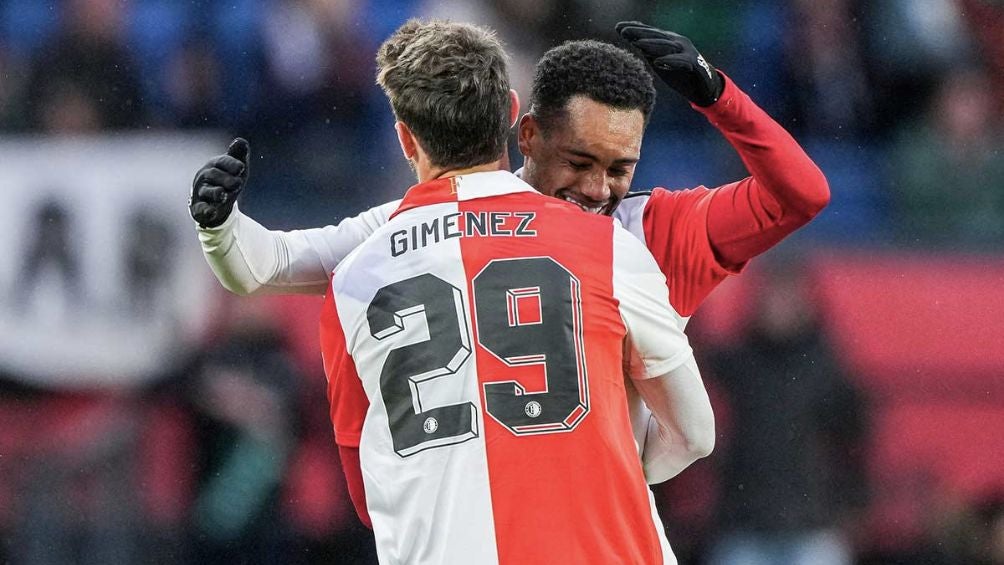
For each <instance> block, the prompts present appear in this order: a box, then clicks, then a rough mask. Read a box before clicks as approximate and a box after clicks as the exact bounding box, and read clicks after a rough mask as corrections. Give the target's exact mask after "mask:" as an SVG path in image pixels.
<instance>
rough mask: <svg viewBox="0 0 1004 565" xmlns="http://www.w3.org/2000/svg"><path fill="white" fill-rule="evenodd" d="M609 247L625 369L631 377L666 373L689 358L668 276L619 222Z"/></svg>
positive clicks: (691, 355) (645, 376)
mask: <svg viewBox="0 0 1004 565" xmlns="http://www.w3.org/2000/svg"><path fill="white" fill-rule="evenodd" d="M613 248H614V249H613V261H614V269H613V271H614V275H613V279H614V281H613V282H614V284H613V287H614V297H615V298H617V300H618V301H619V302H620V313H621V318H623V320H624V325H625V327H626V328H627V340H628V347H627V351H626V352H625V357H624V360H625V371H626V373H627V375H628V376H629V377H631V378H632V379H644V378H647V377H657V376H660V375H664V374H666V373H668V372H670V371H672V370H673V369H675V368H677V367H679V366H680V365H682V364H684V363H685V362H687V360H689V359H691V358H692V357H693V351H692V350H691V348H690V343H689V342H688V340H687V336H686V335H684V333H683V329H682V325H681V324H680V323H679V321H678V320H679V315H678V314H677V313H676V312H675V311H674V310H673V307H672V306H670V304H669V289H668V288H667V286H666V277H665V276H664V275H663V274H662V271H660V270H659V266H658V265H656V263H655V259H653V258H652V254H651V253H649V251H648V249H646V248H645V246H644V245H643V244H642V243H641V242H640V241H639V240H638V239H637V238H636V237H635V236H633V235H631V234H630V233H628V231H627V230H625V229H623V228H622V227H621V226H620V225H619V224H617V223H615V227H614V244H613Z"/></svg>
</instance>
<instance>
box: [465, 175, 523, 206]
mask: <svg viewBox="0 0 1004 565" xmlns="http://www.w3.org/2000/svg"><path fill="white" fill-rule="evenodd" d="M456 182H457V200H459V201H460V202H463V201H466V200H474V199H475V198H484V197H486V196H495V195H499V194H511V193H515V192H536V190H534V188H533V187H532V186H530V185H528V184H526V183H525V182H523V180H522V179H520V178H519V177H517V176H516V175H514V174H512V173H510V172H509V171H492V172H490V173H475V174H473V175H464V176H459V177H456Z"/></svg>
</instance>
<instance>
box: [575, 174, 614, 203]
mask: <svg viewBox="0 0 1004 565" xmlns="http://www.w3.org/2000/svg"><path fill="white" fill-rule="evenodd" d="M579 190H580V191H581V193H582V195H583V196H585V197H586V198H589V199H590V200H592V201H594V202H606V201H607V200H609V199H610V187H609V186H608V183H607V175H606V174H605V173H592V174H589V175H587V176H586V177H585V178H584V179H582V184H581V185H580V186H579Z"/></svg>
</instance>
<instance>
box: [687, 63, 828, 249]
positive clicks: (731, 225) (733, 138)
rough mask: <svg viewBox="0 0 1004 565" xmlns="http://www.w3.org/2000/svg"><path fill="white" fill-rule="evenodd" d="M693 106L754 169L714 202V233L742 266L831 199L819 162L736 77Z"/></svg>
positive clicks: (714, 239)
mask: <svg viewBox="0 0 1004 565" xmlns="http://www.w3.org/2000/svg"><path fill="white" fill-rule="evenodd" d="M723 76H724V75H723ZM693 107H694V109H696V110H697V111H699V112H701V113H702V114H704V115H705V116H706V117H707V118H708V120H709V121H710V122H711V123H712V124H713V125H714V126H715V127H716V128H718V130H719V131H720V132H721V133H722V135H724V136H725V139H727V140H728V142H729V143H730V144H731V145H732V146H733V147H734V148H735V149H736V151H737V152H738V153H739V156H740V157H741V158H742V160H743V163H744V164H745V165H746V168H747V170H748V171H749V172H750V176H749V177H747V178H745V179H743V180H741V181H739V182H735V183H731V184H727V185H725V186H722V187H719V188H718V189H716V190H715V191H714V192H715V194H714V197H713V198H712V199H711V202H710V207H709V209H708V214H707V218H708V220H707V221H708V239H709V240H710V242H711V247H712V248H713V249H714V251H715V254H716V256H717V257H718V259H719V261H720V262H721V263H722V265H723V266H725V267H726V268H735V267H738V266H741V265H742V264H744V263H745V262H747V261H749V260H750V259H752V258H753V257H755V256H757V255H759V254H760V253H763V252H764V251H766V250H768V249H770V248H771V247H773V246H774V245H776V244H777V243H778V242H780V241H781V240H782V239H784V238H785V237H786V236H787V235H789V234H791V233H792V232H794V231H795V230H797V229H798V228H800V227H802V226H804V225H805V224H807V223H808V222H809V220H811V219H812V218H813V217H815V215H816V214H818V213H819V212H820V211H821V210H822V209H823V208H825V207H826V205H827V204H828V203H829V201H830V189H829V186H828V185H827V182H826V177H824V176H823V173H822V171H820V170H819V167H817V166H816V164H815V163H814V162H813V161H812V159H810V158H809V156H808V155H806V153H805V151H804V150H803V149H802V148H801V147H800V146H799V145H798V143H797V142H796V141H795V140H794V138H792V137H791V135H790V134H789V133H788V132H787V131H785V129H784V128H783V127H781V125H780V124H778V123H777V122H775V121H774V120H773V119H771V117H770V116H768V115H767V113H766V112H764V111H763V110H762V109H761V108H760V107H758V106H757V105H756V104H755V103H753V101H752V100H750V98H749V96H747V95H746V93H744V92H743V91H741V90H740V89H739V88H738V87H737V86H736V85H735V83H733V82H732V81H731V80H729V79H728V78H725V89H724V91H723V92H722V95H721V97H720V98H719V99H718V101H717V102H715V103H714V104H712V105H711V106H707V107H700V106H697V105H693Z"/></svg>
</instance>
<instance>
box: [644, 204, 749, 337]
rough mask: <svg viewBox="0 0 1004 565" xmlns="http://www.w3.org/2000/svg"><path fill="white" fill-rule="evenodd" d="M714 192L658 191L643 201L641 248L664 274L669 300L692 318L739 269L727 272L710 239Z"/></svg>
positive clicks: (678, 310) (681, 313)
mask: <svg viewBox="0 0 1004 565" xmlns="http://www.w3.org/2000/svg"><path fill="white" fill-rule="evenodd" d="M713 197H714V191H713V190H709V189H707V188H704V187H699V188H694V189H690V190H678V191H673V192H670V191H668V190H666V189H663V188H656V189H654V190H653V191H652V194H651V196H649V197H648V200H647V202H645V209H644V211H643V212H642V226H643V229H644V232H645V244H646V246H647V247H648V249H649V251H650V252H651V253H652V256H653V257H655V261H656V263H658V265H659V268H660V269H661V270H662V272H663V274H665V275H666V282H667V284H668V285H669V301H670V303H671V304H672V305H673V308H674V309H675V310H676V311H677V312H678V313H679V314H680V315H681V316H683V317H687V316H690V315H692V314H693V313H694V310H696V309H697V307H698V306H700V304H701V302H703V301H704V299H705V298H707V296H708V294H709V293H710V292H711V291H712V290H714V288H715V287H716V286H718V284H719V283H721V282H722V281H723V280H725V277H727V276H729V275H730V274H735V273H738V272H739V270H740V268H741V267H737V268H734V269H729V268H726V267H725V266H723V265H722V263H721V262H719V260H718V259H717V258H716V257H715V253H714V251H713V250H712V248H711V242H710V240H709V239H708V213H709V209H710V204H711V201H712V200H713Z"/></svg>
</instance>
